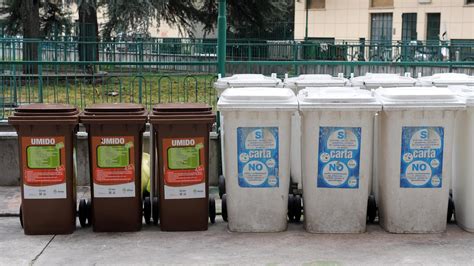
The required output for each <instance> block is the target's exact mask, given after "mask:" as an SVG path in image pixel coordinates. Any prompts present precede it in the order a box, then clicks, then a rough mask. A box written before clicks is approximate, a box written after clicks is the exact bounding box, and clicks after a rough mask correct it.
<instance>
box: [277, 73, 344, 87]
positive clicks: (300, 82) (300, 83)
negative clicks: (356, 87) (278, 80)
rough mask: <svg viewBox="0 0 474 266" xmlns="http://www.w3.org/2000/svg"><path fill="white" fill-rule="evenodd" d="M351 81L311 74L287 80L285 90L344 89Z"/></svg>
mask: <svg viewBox="0 0 474 266" xmlns="http://www.w3.org/2000/svg"><path fill="white" fill-rule="evenodd" d="M348 83H349V80H348V79H346V78H343V77H333V76H331V75H326V74H309V75H300V76H298V77H293V78H287V79H285V81H284V86H285V88H292V89H296V88H297V89H303V88H307V87H342V86H346V85H347V84H348Z"/></svg>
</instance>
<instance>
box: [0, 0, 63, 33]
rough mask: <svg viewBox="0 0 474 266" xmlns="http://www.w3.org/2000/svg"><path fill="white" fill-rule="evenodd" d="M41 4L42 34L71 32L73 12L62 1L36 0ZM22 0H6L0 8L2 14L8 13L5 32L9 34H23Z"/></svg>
mask: <svg viewBox="0 0 474 266" xmlns="http://www.w3.org/2000/svg"><path fill="white" fill-rule="evenodd" d="M33 1H35V0H33ZM36 1H39V3H40V5H39V7H40V10H39V11H40V31H41V33H40V35H41V36H44V37H47V36H52V35H54V34H62V33H64V34H70V33H71V28H72V22H71V14H70V13H69V12H67V11H64V9H63V8H62V6H61V5H62V4H61V2H60V1H54V0H41V1H40V0H36ZM21 2H22V0H6V1H5V7H3V8H0V14H1V15H7V19H6V20H5V24H4V27H5V32H6V34H8V35H17V34H20V35H21V34H23V24H22V20H21V8H22V7H21Z"/></svg>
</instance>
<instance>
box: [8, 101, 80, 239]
mask: <svg viewBox="0 0 474 266" xmlns="http://www.w3.org/2000/svg"><path fill="white" fill-rule="evenodd" d="M78 119H79V110H78V109H77V108H76V107H74V106H70V105H62V104H31V105H25V106H21V107H19V108H17V109H16V111H15V113H14V115H13V116H11V117H10V118H9V119H8V120H9V123H10V124H11V125H13V126H14V127H15V128H16V131H17V132H18V143H19V154H20V176H21V207H20V221H21V222H22V225H23V228H24V231H25V234H27V235H41V234H70V233H72V232H74V229H75V228H76V189H75V178H76V177H75V174H74V167H75V166H74V159H73V158H74V156H73V153H74V149H75V144H76V141H75V140H76V137H75V134H76V132H77V128H78Z"/></svg>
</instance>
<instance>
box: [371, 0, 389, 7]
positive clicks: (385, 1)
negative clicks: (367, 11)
mask: <svg viewBox="0 0 474 266" xmlns="http://www.w3.org/2000/svg"><path fill="white" fill-rule="evenodd" d="M370 6H371V7H393V0H372V1H370Z"/></svg>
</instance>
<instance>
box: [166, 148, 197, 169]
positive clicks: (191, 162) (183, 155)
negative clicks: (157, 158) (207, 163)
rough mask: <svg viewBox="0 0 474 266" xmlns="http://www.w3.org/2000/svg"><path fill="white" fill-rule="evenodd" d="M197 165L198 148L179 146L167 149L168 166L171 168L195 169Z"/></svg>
mask: <svg viewBox="0 0 474 266" xmlns="http://www.w3.org/2000/svg"><path fill="white" fill-rule="evenodd" d="M198 166H199V149H196V147H180V148H169V149H168V168H169V169H172V170H185V169H195V168H197V167H198Z"/></svg>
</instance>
